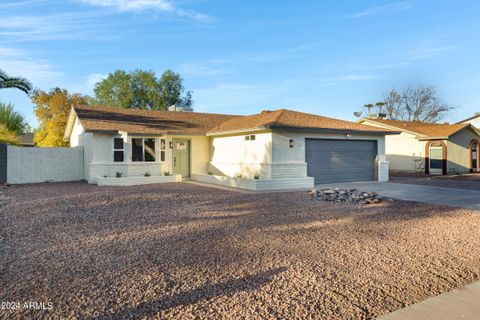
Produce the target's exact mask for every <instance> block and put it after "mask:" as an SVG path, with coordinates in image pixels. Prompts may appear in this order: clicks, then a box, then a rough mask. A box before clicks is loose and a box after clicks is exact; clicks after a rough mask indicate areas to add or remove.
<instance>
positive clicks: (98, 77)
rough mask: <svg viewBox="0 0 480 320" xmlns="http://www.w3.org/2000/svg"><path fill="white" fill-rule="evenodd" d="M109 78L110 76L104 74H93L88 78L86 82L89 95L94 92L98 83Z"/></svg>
mask: <svg viewBox="0 0 480 320" xmlns="http://www.w3.org/2000/svg"><path fill="white" fill-rule="evenodd" d="M107 76H108V74H103V73H92V74H89V75H88V76H87V80H86V81H85V83H86V85H87V90H88V93H91V92H93V89H94V88H95V84H96V83H97V82H100V81H102V80H103V79H105V78H106V77H107Z"/></svg>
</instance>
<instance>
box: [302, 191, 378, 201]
mask: <svg viewBox="0 0 480 320" xmlns="http://www.w3.org/2000/svg"><path fill="white" fill-rule="evenodd" d="M310 194H311V195H312V196H313V197H314V198H315V199H318V200H323V201H333V202H347V203H358V204H372V203H379V202H381V201H382V200H384V198H383V197H382V196H379V195H378V194H377V193H375V192H373V191H371V192H363V191H359V190H357V189H348V190H345V189H339V188H335V189H321V190H317V189H313V190H312V191H310Z"/></svg>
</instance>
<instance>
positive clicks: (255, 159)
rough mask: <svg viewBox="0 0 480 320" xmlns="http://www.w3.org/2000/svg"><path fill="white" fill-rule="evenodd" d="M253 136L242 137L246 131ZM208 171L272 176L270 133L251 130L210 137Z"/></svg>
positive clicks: (246, 176) (247, 176) (229, 174)
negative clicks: (253, 138)
mask: <svg viewBox="0 0 480 320" xmlns="http://www.w3.org/2000/svg"><path fill="white" fill-rule="evenodd" d="M252 134H253V135H255V140H253V141H252V140H245V136H247V135H252ZM211 139H212V142H211V149H210V152H211V162H210V167H209V172H210V173H213V174H220V175H226V176H229V177H235V176H236V175H242V177H245V178H253V177H254V176H255V175H256V174H259V175H260V176H261V177H262V178H263V179H269V178H270V177H271V174H270V168H269V164H270V163H271V162H272V158H271V154H272V151H271V149H272V133H271V132H270V131H261V132H251V133H244V134H236V135H230V136H218V137H212V138H211Z"/></svg>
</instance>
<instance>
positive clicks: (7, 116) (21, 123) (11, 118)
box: [0, 102, 28, 135]
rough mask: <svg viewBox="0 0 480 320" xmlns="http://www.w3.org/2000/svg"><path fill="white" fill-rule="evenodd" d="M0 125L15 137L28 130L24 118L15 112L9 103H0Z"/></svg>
mask: <svg viewBox="0 0 480 320" xmlns="http://www.w3.org/2000/svg"><path fill="white" fill-rule="evenodd" d="M0 124H2V125H3V126H4V127H5V129H7V130H8V131H10V132H13V133H14V134H16V135H19V134H22V133H25V132H26V131H27V129H28V123H27V122H26V121H25V118H24V117H23V116H22V115H21V114H20V113H18V112H15V111H14V110H13V105H12V104H10V103H9V104H5V103H2V102H0Z"/></svg>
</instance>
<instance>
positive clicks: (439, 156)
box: [425, 141, 447, 174]
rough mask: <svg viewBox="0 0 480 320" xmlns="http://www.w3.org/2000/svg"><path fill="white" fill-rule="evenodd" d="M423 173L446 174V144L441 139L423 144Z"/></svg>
mask: <svg viewBox="0 0 480 320" xmlns="http://www.w3.org/2000/svg"><path fill="white" fill-rule="evenodd" d="M425 173H426V174H447V145H446V144H445V143H444V142H443V141H429V142H427V143H426V144H425Z"/></svg>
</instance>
